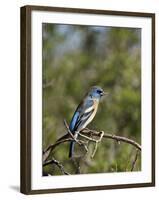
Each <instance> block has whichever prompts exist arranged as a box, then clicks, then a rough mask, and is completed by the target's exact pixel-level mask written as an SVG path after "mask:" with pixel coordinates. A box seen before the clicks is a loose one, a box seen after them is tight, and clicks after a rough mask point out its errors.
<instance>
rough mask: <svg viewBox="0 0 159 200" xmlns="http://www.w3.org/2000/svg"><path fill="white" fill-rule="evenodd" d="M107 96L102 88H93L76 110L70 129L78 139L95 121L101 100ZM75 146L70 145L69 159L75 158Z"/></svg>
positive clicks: (73, 143) (72, 143)
mask: <svg viewBox="0 0 159 200" xmlns="http://www.w3.org/2000/svg"><path fill="white" fill-rule="evenodd" d="M105 94H106V93H105V92H104V91H103V89H102V88H101V87H98V86H93V87H91V88H90V90H89V91H88V93H87V94H86V95H85V97H84V98H83V100H82V102H81V103H80V104H79V106H78V107H77V109H76V110H75V113H74V115H73V117H72V120H71V122H70V125H69V129H70V131H71V132H72V134H73V135H74V137H75V138H77V137H78V133H79V132H80V131H81V130H82V129H84V128H85V127H86V126H87V125H88V124H89V123H90V122H91V121H92V120H93V118H94V117H95V115H96V112H97V109H98V104H99V100H100V99H101V97H102V96H103V95H105ZM74 145H75V141H72V142H71V144H70V151H69V157H73V151H74Z"/></svg>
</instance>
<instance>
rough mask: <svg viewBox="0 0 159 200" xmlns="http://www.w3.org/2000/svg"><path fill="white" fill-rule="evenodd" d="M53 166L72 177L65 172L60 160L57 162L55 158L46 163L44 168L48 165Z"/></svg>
mask: <svg viewBox="0 0 159 200" xmlns="http://www.w3.org/2000/svg"><path fill="white" fill-rule="evenodd" d="M51 164H55V165H56V166H57V167H58V168H59V169H60V170H61V172H62V174H65V175H70V174H69V173H68V172H66V171H65V169H64V166H63V165H62V164H61V163H60V162H59V161H58V160H55V159H54V158H52V159H51V160H48V161H46V162H44V163H43V167H45V166H47V165H51Z"/></svg>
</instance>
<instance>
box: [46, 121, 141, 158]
mask: <svg viewBox="0 0 159 200" xmlns="http://www.w3.org/2000/svg"><path fill="white" fill-rule="evenodd" d="M64 123H65V127H66V129H67V131H68V132H67V134H65V135H64V136H62V137H60V138H59V139H58V140H57V141H56V142H55V143H54V144H51V145H49V146H48V147H47V148H46V149H45V150H44V151H43V162H44V161H46V160H47V159H48V157H49V155H50V153H51V152H52V151H53V150H54V149H55V148H56V147H57V146H58V145H60V144H62V143H65V142H70V141H75V142H77V143H78V144H79V145H83V147H84V148H85V150H86V151H88V149H87V146H86V144H87V142H85V141H82V140H79V139H76V138H74V136H73V134H72V133H71V131H70V130H69V127H68V125H67V122H66V121H64ZM101 134H102V137H101ZM79 135H80V136H81V137H84V138H85V139H87V140H88V141H92V142H96V143H98V142H101V140H102V138H107V139H112V140H116V141H117V142H125V143H128V144H131V145H132V146H134V147H135V148H136V149H138V150H139V151H141V145H140V144H138V143H137V142H135V141H134V140H132V139H129V138H126V137H123V136H117V135H113V134H108V133H104V132H103V131H95V130H90V129H88V128H86V129H84V130H82V131H81V132H80V133H79ZM93 137H97V138H99V139H94V138H93ZM96 150H97V144H96V146H95V149H94V153H93V156H94V154H95V152H96Z"/></svg>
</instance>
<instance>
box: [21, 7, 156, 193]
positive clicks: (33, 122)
mask: <svg viewBox="0 0 159 200" xmlns="http://www.w3.org/2000/svg"><path fill="white" fill-rule="evenodd" d="M154 110H155V15H154V14H153V13H137V12H136V13H135V12H122V11H106V10H89V9H74V8H57V7H43V6H24V7H22V8H21V192H22V193H24V194H39V193H51V192H73V191H86V190H104V189H115V188H129V187H146V186H154V185H155V111H154Z"/></svg>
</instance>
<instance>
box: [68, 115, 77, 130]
mask: <svg viewBox="0 0 159 200" xmlns="http://www.w3.org/2000/svg"><path fill="white" fill-rule="evenodd" d="M78 118H79V112H78V111H75V113H74V115H73V117H72V120H71V123H70V127H69V128H70V131H71V132H73V130H74V128H75V126H76V123H77V121H78Z"/></svg>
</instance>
